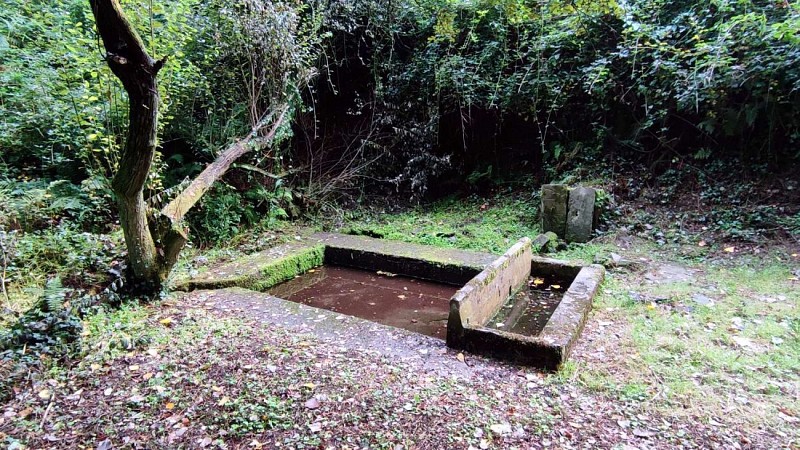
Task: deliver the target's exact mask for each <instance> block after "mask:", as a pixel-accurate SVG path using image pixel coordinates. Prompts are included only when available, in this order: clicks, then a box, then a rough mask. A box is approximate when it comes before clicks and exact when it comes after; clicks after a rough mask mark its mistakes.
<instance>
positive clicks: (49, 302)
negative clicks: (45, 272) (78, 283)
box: [42, 277, 67, 313]
mask: <svg viewBox="0 0 800 450" xmlns="http://www.w3.org/2000/svg"><path fill="white" fill-rule="evenodd" d="M66 292H67V290H66V289H64V286H63V285H62V284H61V278H60V277H54V278H51V279H49V280H47V283H46V284H45V285H44V292H43V293H42V309H43V310H44V311H49V312H52V313H60V312H62V311H64V297H65V295H66Z"/></svg>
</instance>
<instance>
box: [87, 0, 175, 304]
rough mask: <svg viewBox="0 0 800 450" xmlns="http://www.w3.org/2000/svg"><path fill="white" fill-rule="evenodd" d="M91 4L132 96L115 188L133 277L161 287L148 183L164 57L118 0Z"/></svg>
mask: <svg viewBox="0 0 800 450" xmlns="http://www.w3.org/2000/svg"><path fill="white" fill-rule="evenodd" d="M90 4H91V7H92V13H93V14H94V17H95V21H96V23H97V31H98V32H99V34H100V37H101V38H102V40H103V45H104V46H105V49H106V62H107V63H108V66H109V67H110V68H111V71H112V72H113V73H114V75H116V76H117V78H119V79H120V81H122V85H123V86H124V88H125V91H126V92H127V93H128V98H129V100H130V101H129V121H130V123H129V126H128V137H127V139H126V141H125V147H124V149H123V151H122V157H121V159H120V164H119V168H118V169H117V172H116V174H115V175H114V178H113V180H112V182H111V187H112V189H113V190H114V194H115V195H116V199H117V206H118V207H119V214H120V225H121V226H122V230H123V232H124V234H125V245H126V246H127V248H128V256H129V258H130V265H131V270H132V271H133V275H134V278H135V279H136V281H138V282H143V283H145V284H152V286H145V288H147V289H157V288H159V287H160V286H158V285H160V277H159V254H158V252H157V250H156V245H155V242H154V240H153V236H152V234H151V233H150V229H149V227H148V222H147V205H146V203H145V201H144V186H145V182H146V181H147V176H148V174H149V173H150V166H151V164H152V162H153V155H155V151H156V141H157V131H158V105H159V97H158V84H157V83H156V76H157V75H158V71H159V70H160V69H161V67H162V66H163V64H164V60H161V61H156V60H154V59H153V58H152V57H150V55H148V54H147V51H146V50H145V47H144V43H143V42H142V40H141V38H140V37H139V35H138V33H136V30H134V29H133V27H132V26H131V24H130V22H128V19H127V18H126V17H125V14H124V13H123V12H122V8H121V7H120V4H119V2H118V0H90Z"/></svg>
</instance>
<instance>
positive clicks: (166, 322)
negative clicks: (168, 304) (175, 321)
mask: <svg viewBox="0 0 800 450" xmlns="http://www.w3.org/2000/svg"><path fill="white" fill-rule="evenodd" d="M158 323H160V324H161V325H164V326H166V327H168V326H171V325H172V318H171V317H166V318H164V319H161V320H159V321H158Z"/></svg>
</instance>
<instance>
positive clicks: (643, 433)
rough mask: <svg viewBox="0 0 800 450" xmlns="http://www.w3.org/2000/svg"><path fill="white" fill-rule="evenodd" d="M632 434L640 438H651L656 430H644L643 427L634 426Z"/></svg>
mask: <svg viewBox="0 0 800 450" xmlns="http://www.w3.org/2000/svg"><path fill="white" fill-rule="evenodd" d="M633 435H634V436H636V437H640V438H651V437H653V436H655V435H656V432H655V431H650V430H645V429H643V428H634V430H633Z"/></svg>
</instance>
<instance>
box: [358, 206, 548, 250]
mask: <svg viewBox="0 0 800 450" xmlns="http://www.w3.org/2000/svg"><path fill="white" fill-rule="evenodd" d="M536 205H537V202H536V200H535V199H534V198H509V197H495V198H491V199H482V198H478V197H470V198H468V199H466V200H464V199H455V198H450V199H446V200H442V201H439V202H437V203H434V204H432V205H427V206H425V207H418V208H414V209H412V210H409V211H405V212H401V213H398V214H392V215H387V214H382V215H370V216H367V217H362V218H360V219H357V220H354V221H353V222H351V223H350V224H349V225H348V226H347V227H345V228H344V229H343V230H342V231H344V232H347V233H350V234H363V235H369V236H375V237H381V238H384V239H392V240H398V241H403V242H411V243H416V244H426V245H433V246H437V247H449V248H459V249H464V250H476V251H484V252H491V253H497V254H500V253H503V252H505V251H506V250H507V249H508V248H509V247H510V246H511V245H513V244H514V243H515V242H516V241H517V240H519V239H520V238H522V237H525V236H527V237H535V236H536V235H537V234H538V233H539V224H538V219H537V218H538V207H537V206H536Z"/></svg>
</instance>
